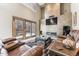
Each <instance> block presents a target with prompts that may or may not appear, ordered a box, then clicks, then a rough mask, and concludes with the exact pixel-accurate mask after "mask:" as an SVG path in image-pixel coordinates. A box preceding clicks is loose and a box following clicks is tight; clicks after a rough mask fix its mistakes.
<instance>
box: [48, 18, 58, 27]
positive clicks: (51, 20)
mask: <svg viewBox="0 0 79 59" xmlns="http://www.w3.org/2000/svg"><path fill="white" fill-rule="evenodd" d="M56 24H57V17H53V18H51V19H46V25H56Z"/></svg>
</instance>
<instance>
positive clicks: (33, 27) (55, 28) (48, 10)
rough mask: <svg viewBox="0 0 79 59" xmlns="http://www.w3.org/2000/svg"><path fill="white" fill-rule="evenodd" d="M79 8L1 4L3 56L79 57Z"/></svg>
mask: <svg viewBox="0 0 79 59" xmlns="http://www.w3.org/2000/svg"><path fill="white" fill-rule="evenodd" d="M78 8H79V4H78V3H0V19H1V20H0V55H1V56H63V55H64V56H66V55H67V56H77V55H79V41H78V39H79V38H78V34H79V30H78V29H79V24H78V13H79V12H78V11H79V10H78ZM74 33H75V34H74ZM61 42H62V44H61ZM55 46H57V47H55ZM74 47H75V48H74Z"/></svg>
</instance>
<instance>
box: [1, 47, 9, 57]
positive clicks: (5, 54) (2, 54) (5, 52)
mask: <svg viewBox="0 0 79 59" xmlns="http://www.w3.org/2000/svg"><path fill="white" fill-rule="evenodd" d="M0 56H8V53H7V50H6V49H5V48H2V49H1V51H0Z"/></svg>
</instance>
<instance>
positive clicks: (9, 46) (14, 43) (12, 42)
mask: <svg viewBox="0 0 79 59" xmlns="http://www.w3.org/2000/svg"><path fill="white" fill-rule="evenodd" d="M3 43H4V47H5V49H6V50H7V51H8V52H10V51H12V50H14V49H16V48H17V47H19V46H21V45H24V44H25V43H23V42H18V40H17V39H16V38H7V39H5V41H3Z"/></svg>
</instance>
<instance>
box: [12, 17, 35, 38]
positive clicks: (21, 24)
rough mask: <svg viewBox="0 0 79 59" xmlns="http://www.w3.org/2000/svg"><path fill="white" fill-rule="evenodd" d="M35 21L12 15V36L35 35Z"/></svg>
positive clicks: (26, 36) (27, 36) (25, 36)
mask: <svg viewBox="0 0 79 59" xmlns="http://www.w3.org/2000/svg"><path fill="white" fill-rule="evenodd" d="M35 32H36V22H33V21H29V20H26V19H23V18H19V17H15V16H13V22H12V34H13V36H14V37H20V38H29V37H33V36H36V33H35Z"/></svg>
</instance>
